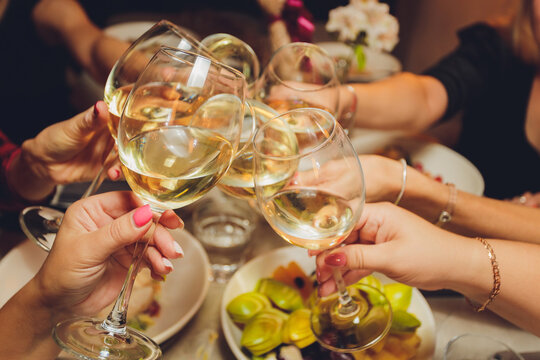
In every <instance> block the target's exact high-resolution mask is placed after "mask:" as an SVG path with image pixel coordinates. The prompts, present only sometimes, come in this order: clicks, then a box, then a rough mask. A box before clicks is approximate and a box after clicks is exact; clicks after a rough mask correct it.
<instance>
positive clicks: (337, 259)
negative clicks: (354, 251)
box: [324, 252, 347, 266]
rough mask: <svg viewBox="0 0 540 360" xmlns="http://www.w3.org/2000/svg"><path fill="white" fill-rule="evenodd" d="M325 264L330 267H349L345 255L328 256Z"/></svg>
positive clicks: (338, 253)
mask: <svg viewBox="0 0 540 360" xmlns="http://www.w3.org/2000/svg"><path fill="white" fill-rule="evenodd" d="M324 262H325V263H326V265H330V266H345V265H347V256H346V255H345V254H344V253H340V252H337V253H333V254H330V255H328V256H327V257H326V258H325V259H324Z"/></svg>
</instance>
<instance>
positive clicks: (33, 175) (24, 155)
mask: <svg viewBox="0 0 540 360" xmlns="http://www.w3.org/2000/svg"><path fill="white" fill-rule="evenodd" d="M29 146H31V145H30V144H29V143H28V142H25V143H24V144H23V146H22V148H21V151H20V152H19V153H18V154H16V155H15V156H14V158H13V160H12V162H11V163H10V165H9V167H8V168H7V169H6V173H7V174H6V178H7V184H8V187H9V188H10V189H11V190H12V191H14V192H15V193H16V194H17V195H18V196H19V197H21V198H23V199H24V200H26V201H31V202H38V201H40V200H44V199H45V198H47V197H48V196H49V195H50V194H51V193H52V192H53V191H54V189H55V187H56V184H55V183H54V182H53V181H52V179H51V178H50V177H49V176H48V175H47V171H46V169H45V168H44V167H43V166H41V165H40V164H41V161H40V160H39V159H36V158H35V157H34V156H32V155H31V153H30V152H29V151H28V150H27V148H28V147H29Z"/></svg>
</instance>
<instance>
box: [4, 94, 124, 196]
mask: <svg viewBox="0 0 540 360" xmlns="http://www.w3.org/2000/svg"><path fill="white" fill-rule="evenodd" d="M108 119H109V112H108V109H107V105H106V104H105V103H104V102H103V101H98V102H97V103H96V105H95V106H94V107H93V108H90V109H88V110H87V111H85V112H84V113H80V114H78V115H76V116H74V117H73V118H71V119H69V120H66V121H62V122H59V123H56V124H54V125H51V126H49V127H47V128H45V129H44V130H43V131H41V132H40V133H39V134H38V135H37V136H36V137H35V138H33V139H29V140H27V141H25V142H24V143H23V145H22V149H21V153H20V155H19V156H18V157H17V158H15V159H14V160H13V164H12V166H11V167H10V169H9V170H8V181H9V184H10V186H11V188H12V189H14V190H15V191H16V192H17V193H18V194H19V195H20V196H21V197H23V198H25V199H26V200H34V201H35V200H41V199H43V198H44V197H46V196H47V195H48V194H50V193H51V192H52V190H53V189H54V187H55V186H56V185H57V184H67V183H72V182H80V181H87V180H91V179H92V178H93V177H94V176H95V174H97V172H98V171H99V169H100V168H101V166H102V165H103V162H104V161H105V158H106V156H107V155H108V154H109V152H110V150H111V148H112V146H113V139H112V137H111V135H110V133H109V130H108V128H107V121H108ZM118 175H119V174H118Z"/></svg>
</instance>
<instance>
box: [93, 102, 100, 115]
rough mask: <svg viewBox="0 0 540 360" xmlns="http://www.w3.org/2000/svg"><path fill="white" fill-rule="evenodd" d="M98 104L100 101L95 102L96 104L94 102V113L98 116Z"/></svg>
mask: <svg viewBox="0 0 540 360" xmlns="http://www.w3.org/2000/svg"><path fill="white" fill-rule="evenodd" d="M97 104H98V103H95V104H94V115H95V116H98V114H99V109H98V107H97Z"/></svg>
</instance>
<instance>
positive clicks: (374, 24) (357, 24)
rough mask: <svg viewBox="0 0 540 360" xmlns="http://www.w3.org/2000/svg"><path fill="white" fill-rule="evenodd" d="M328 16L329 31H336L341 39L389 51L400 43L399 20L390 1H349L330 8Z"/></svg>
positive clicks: (352, 43)
mask: <svg viewBox="0 0 540 360" xmlns="http://www.w3.org/2000/svg"><path fill="white" fill-rule="evenodd" d="M328 17H329V18H328V22H327V23H326V31H328V32H332V33H337V37H338V40H339V41H342V42H345V43H348V44H350V45H353V46H354V45H365V46H369V47H370V48H372V49H375V50H378V51H388V52H389V51H392V49H393V48H394V47H395V46H396V44H397V43H398V40H399V38H398V32H399V24H398V21H397V19H396V18H395V17H394V16H392V15H390V8H389V6H388V4H385V3H379V1H378V0H350V2H349V4H348V5H346V6H340V7H337V8H335V9H333V10H330V12H329V14H328Z"/></svg>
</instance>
